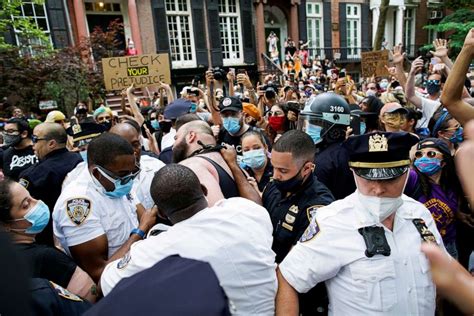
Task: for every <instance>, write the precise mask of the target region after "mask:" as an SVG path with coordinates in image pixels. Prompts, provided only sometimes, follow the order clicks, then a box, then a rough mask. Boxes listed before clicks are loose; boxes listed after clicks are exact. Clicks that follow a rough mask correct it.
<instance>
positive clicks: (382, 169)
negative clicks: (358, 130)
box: [344, 132, 419, 180]
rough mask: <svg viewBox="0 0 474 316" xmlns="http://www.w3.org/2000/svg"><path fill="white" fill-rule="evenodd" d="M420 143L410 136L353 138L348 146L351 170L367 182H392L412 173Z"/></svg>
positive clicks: (384, 135)
mask: <svg viewBox="0 0 474 316" xmlns="http://www.w3.org/2000/svg"><path fill="white" fill-rule="evenodd" d="M418 141H419V139H418V137H416V136H415V135H413V134H410V133H406V132H398V133H388V132H374V133H370V134H364V135H360V136H351V137H349V138H348V139H347V140H346V141H345V142H344V147H346V149H347V151H348V153H349V166H350V167H351V168H353V169H354V172H355V173H356V174H357V175H358V176H360V177H362V178H364V179H367V180H388V179H393V178H396V177H399V176H401V175H402V174H404V173H405V172H407V171H408V168H409V165H410V163H411V161H410V149H411V147H412V146H413V145H415V144H416V143H417V142H418Z"/></svg>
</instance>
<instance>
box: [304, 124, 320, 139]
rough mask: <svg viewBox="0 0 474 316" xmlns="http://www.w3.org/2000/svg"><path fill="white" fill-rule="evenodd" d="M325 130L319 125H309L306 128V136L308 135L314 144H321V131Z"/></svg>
mask: <svg viewBox="0 0 474 316" xmlns="http://www.w3.org/2000/svg"><path fill="white" fill-rule="evenodd" d="M322 130H323V128H322V127H321V126H319V125H314V124H308V126H307V127H306V134H308V135H309V136H310V137H311V139H312V140H313V142H314V144H319V143H320V142H321V141H322V139H321V131H322Z"/></svg>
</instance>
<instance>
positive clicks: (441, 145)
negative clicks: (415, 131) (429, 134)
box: [416, 138, 452, 157]
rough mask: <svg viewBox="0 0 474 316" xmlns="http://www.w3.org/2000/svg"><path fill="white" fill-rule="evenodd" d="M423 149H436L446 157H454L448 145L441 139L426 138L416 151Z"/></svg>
mask: <svg viewBox="0 0 474 316" xmlns="http://www.w3.org/2000/svg"><path fill="white" fill-rule="evenodd" d="M423 148H436V149H438V150H439V151H440V152H441V153H442V154H443V156H444V157H449V156H452V155H451V150H450V149H449V146H448V144H446V142H445V141H443V140H441V139H439V138H425V139H423V140H421V141H420V142H419V143H418V145H417V146H416V149H417V150H420V149H423Z"/></svg>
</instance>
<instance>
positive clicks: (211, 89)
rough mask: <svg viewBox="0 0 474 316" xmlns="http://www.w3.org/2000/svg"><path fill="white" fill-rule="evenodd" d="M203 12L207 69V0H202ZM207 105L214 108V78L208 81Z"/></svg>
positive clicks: (208, 50) (208, 58)
mask: <svg viewBox="0 0 474 316" xmlns="http://www.w3.org/2000/svg"><path fill="white" fill-rule="evenodd" d="M202 3H203V11H204V12H203V14H204V36H205V37H206V48H207V64H208V65H209V70H212V58H211V39H210V38H209V24H208V23H207V0H203V1H202ZM208 97H209V105H210V106H211V107H212V108H213V109H214V110H215V109H216V106H215V104H214V79H213V80H212V81H211V82H210V83H209V96H208Z"/></svg>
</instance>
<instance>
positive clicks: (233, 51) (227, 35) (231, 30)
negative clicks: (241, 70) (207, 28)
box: [219, 0, 243, 66]
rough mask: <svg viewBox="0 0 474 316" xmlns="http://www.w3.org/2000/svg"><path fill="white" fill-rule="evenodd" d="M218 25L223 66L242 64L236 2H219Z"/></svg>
mask: <svg viewBox="0 0 474 316" xmlns="http://www.w3.org/2000/svg"><path fill="white" fill-rule="evenodd" d="M219 25H220V34H221V46H222V59H223V63H224V66H230V65H237V64H242V63H243V58H242V57H243V54H242V39H241V34H242V32H241V28H240V9H239V1H238V0H219Z"/></svg>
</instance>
